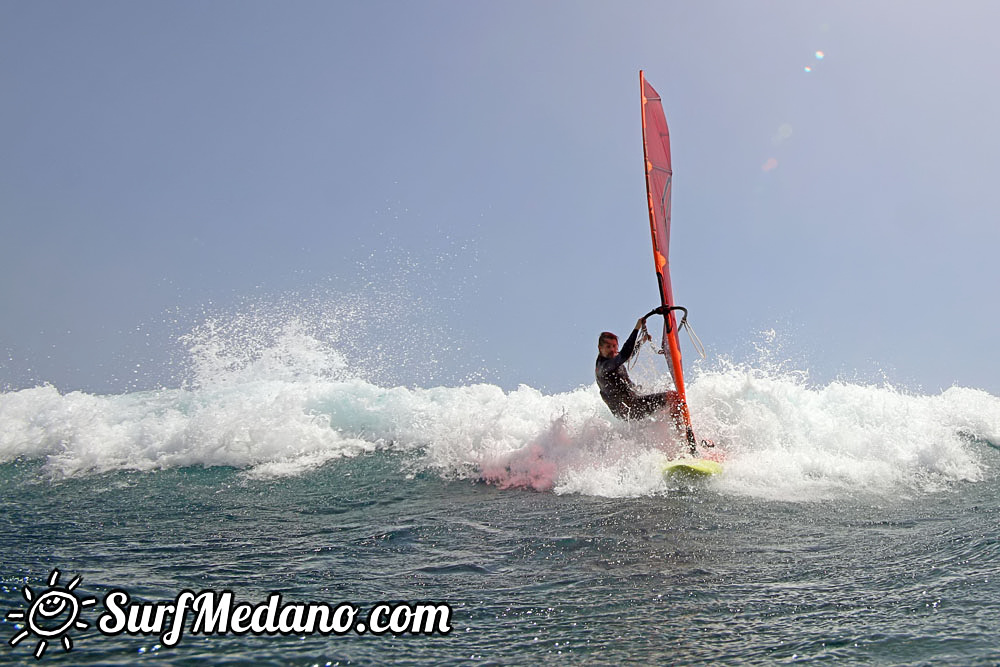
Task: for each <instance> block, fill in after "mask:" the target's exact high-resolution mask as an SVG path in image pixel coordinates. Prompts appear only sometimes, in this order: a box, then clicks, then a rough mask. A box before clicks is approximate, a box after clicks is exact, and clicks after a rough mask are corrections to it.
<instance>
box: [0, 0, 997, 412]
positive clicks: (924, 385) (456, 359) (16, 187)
mask: <svg viewBox="0 0 1000 667" xmlns="http://www.w3.org/2000/svg"><path fill="white" fill-rule="evenodd" d="M998 22H1000V5H998V4H996V3H991V2H961V1H960V2H953V3H943V2H921V1H905V2H904V1H892V0H885V1H881V2H877V3H872V2H867V1H840V0H838V1H836V2H832V1H831V2H821V1H813V2H805V1H801V0H794V1H791V0H789V1H771V2H767V1H762V2H754V3H742V2H735V1H732V2H720V1H709V2H697V3H692V2H680V1H678V2H669V1H658V2H633V1H629V0H624V1H622V2H615V3H608V2H603V1H592V2H591V1H586V0H579V1H574V2H562V1H557V0H545V1H541V2H539V1H538V0H531V1H523V2H522V1H504V2H487V1H485V0H426V1H421V2H402V1H399V2H390V1H387V0H374V1H365V2H361V1H337V2H309V1H304V0H303V1H296V2H280V3H279V2H256V1H253V0H241V1H239V2H234V1H226V0H220V1H215V2H193V1H185V0H180V1H170V2H159V1H149V2H141V3H136V2H130V1H114V2H110V1H100V0H97V1H93V2H87V3H79V2H53V1H43V2H38V1H34V0H32V1H21V0H0V82H2V90H3V93H2V95H0V239H2V240H0V388H3V389H6V390H14V389H19V388H23V387H29V386H34V385H36V384H40V383H45V382H48V383H52V384H54V385H55V386H56V387H58V388H60V389H61V390H65V391H71V390H77V389H82V390H87V391H95V392H121V391H126V390H129V389H137V388H139V389H141V388H149V387H153V386H157V385H158V384H164V383H166V384H169V383H170V382H172V381H175V380H176V375H175V371H176V369H175V368H173V366H174V365H176V364H177V363H179V362H178V361H177V348H178V347H182V345H181V344H180V343H178V337H179V336H181V335H183V334H184V333H186V332H188V331H190V330H191V327H193V326H197V324H198V323H199V322H200V321H203V320H204V319H205V318H208V317H218V316H220V314H225V313H230V314H231V313H234V312H235V313H239V312H243V311H245V310H246V309H248V308H262V307H270V308H274V309H276V310H278V311H281V312H293V311H295V310H296V309H297V308H299V309H301V308H306V306H304V305H302V304H303V303H306V302H308V304H310V305H309V306H308V308H312V309H313V312H315V310H316V309H317V308H318V309H319V310H322V309H323V307H324V304H332V303H335V302H337V300H338V299H343V298H347V296H345V295H354V296H353V297H352V298H353V299H354V300H353V301H352V303H355V304H361V305H360V308H361V309H362V310H369V311H375V310H378V311H379V312H381V313H382V315H383V317H382V319H378V318H374V319H373V318H368V319H366V318H365V317H364V316H359V317H356V318H355V319H354V320H352V321H351V324H350V326H349V327H347V328H354V329H355V330H354V331H352V332H351V335H354V336H355V337H359V336H360V337H361V338H363V339H364V340H365V341H366V344H368V345H372V346H374V345H379V346H381V345H385V346H391V347H398V348H400V349H404V348H405V349H407V350H409V357H406V356H404V357H401V359H403V360H402V361H398V362H393V363H396V365H398V366H400V368H399V369H398V370H399V373H398V374H397V375H396V377H397V379H398V381H400V382H404V383H408V384H413V385H421V386H432V385H434V384H438V383H443V384H449V383H450V384H457V383H462V382H465V381H469V379H470V378H472V377H476V378H479V379H483V380H486V381H490V382H494V383H497V384H500V385H501V386H503V387H505V388H511V389H512V388H515V387H517V386H518V385H519V384H527V385H530V386H532V387H536V388H538V389H542V390H544V391H549V392H553V391H565V390H569V389H572V388H575V387H578V386H581V385H586V384H589V383H591V382H592V381H593V360H594V358H595V356H596V340H597V335H598V333H599V332H600V331H602V330H606V329H608V330H612V331H618V332H619V333H622V334H627V333H628V331H629V330H630V329H631V327H632V325H633V324H634V322H635V319H636V318H637V317H638V316H639V315H641V314H643V313H645V312H647V311H648V310H649V309H650V308H652V307H653V306H655V305H657V289H656V281H655V276H654V272H653V264H652V256H651V248H650V240H649V232H648V221H647V218H646V216H647V213H646V204H645V184H644V180H643V164H642V143H641V129H640V116H639V83H638V72H639V70H640V69H643V70H645V72H646V77H647V79H648V80H649V81H650V82H651V83H652V85H653V86H655V87H656V89H657V90H658V91H659V93H660V94H661V96H662V99H663V106H664V110H665V112H666V116H667V120H668V122H669V124H670V130H671V141H672V152H673V166H674V176H673V230H672V242H671V243H672V245H671V266H672V277H673V285H674V294H675V297H676V298H677V300H678V303H680V304H681V305H684V306H686V307H687V308H688V309H689V311H690V313H691V318H690V319H691V322H692V323H693V324H694V325H695V328H696V330H697V332H698V334H699V336H700V337H701V339H702V340H703V341H704V342H705V344H706V347H707V348H708V351H709V353H710V359H709V360H708V362H706V363H708V364H711V363H713V359H714V360H718V359H736V360H740V359H741V358H743V357H746V356H747V355H750V354H752V350H753V349H754V346H755V344H758V345H759V344H760V341H762V340H765V341H770V342H767V343H766V344H767V345H770V346H772V347H773V348H776V349H775V350H772V351H773V353H774V354H776V355H778V356H782V355H784V356H787V357H788V358H789V359H791V360H792V361H793V365H794V366H795V367H796V368H798V369H800V370H807V371H808V372H809V376H810V378H811V379H812V381H815V382H818V383H823V382H829V381H832V380H835V379H838V378H840V379H849V380H852V381H864V382H879V381H883V380H887V381H889V382H891V383H893V384H895V385H897V386H900V387H905V388H907V389H909V390H913V391H921V392H926V393H936V392H938V391H940V390H942V389H945V388H947V387H950V386H952V385H961V386H968V387H977V388H981V389H985V390H987V391H989V392H991V393H993V394H997V393H1000V355H998V354H996V352H995V343H996V341H997V333H996V332H997V330H998V328H1000V326H998V325H1000V314H998V312H997V306H996V303H997V299H996V292H997V290H996V284H997V280H996V279H995V278H994V273H995V270H994V267H993V261H992V260H993V259H994V256H995V255H996V249H997V248H998V247H1000V225H998V224H997V222H996V220H997V212H998V211H1000V188H998V187H996V185H995V181H996V180H997V177H998V176H1000V128H998V125H997V123H996V119H997V118H998V117H1000V88H998V86H996V85H995V81H994V79H995V76H994V73H993V72H994V69H995V65H996V62H997V58H998V56H1000V46H998V45H997V42H996V39H995V26H996V25H997V24H998ZM375 295H377V296H375ZM262 304H270V305H268V306H262ZM345 326H347V325H345ZM772 331H773V332H774V333H773V334H769V333H767V332H772ZM345 335H346V334H345ZM687 355H688V359H689V360H690V359H691V358H692V357H693V355H692V353H691V350H690V348H687ZM407 358H408V359H420V358H434V359H435V364H436V367H437V368H438V369H439V370H438V372H436V373H433V374H428V373H424V372H423V371H422V370H419V369H423V368H426V365H420V364H415V365H414V366H413V368H416V369H418V370H415V371H412V372H410V373H409V374H407V372H406V370H405V368H402V367H404V366H406V359H407Z"/></svg>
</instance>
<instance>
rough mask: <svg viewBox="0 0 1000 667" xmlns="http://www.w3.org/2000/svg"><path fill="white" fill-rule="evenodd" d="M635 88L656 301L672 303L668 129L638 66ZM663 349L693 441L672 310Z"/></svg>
mask: <svg viewBox="0 0 1000 667" xmlns="http://www.w3.org/2000/svg"><path fill="white" fill-rule="evenodd" d="M639 90H640V94H641V99H642V152H643V158H644V160H645V171H646V200H647V203H648V206H649V231H650V235H651V236H652V239H653V260H654V263H655V267H656V280H657V285H658V287H659V290H660V302H661V303H662V304H663V305H664V306H675V305H676V304H675V303H674V295H673V286H672V285H671V282H670V194H671V186H672V179H673V168H672V167H671V164H670V131H669V130H668V129H667V119H666V116H664V114H663V105H662V103H661V101H660V95H659V93H657V92H656V90H654V89H653V87H652V86H651V85H650V84H649V82H648V81H646V77H645V75H644V74H643V72H642V70H639ZM662 343H663V349H664V350H665V351H667V352H668V353H669V356H670V361H669V366H670V374H671V375H672V376H673V379H674V387H675V388H676V390H677V397H678V398H679V399H680V411H681V418H682V419H683V423H684V426H685V427H686V431H687V433H686V435H687V440H688V443H689V444H690V445H691V447H694V445H695V437H694V429H693V428H692V427H691V413H690V411H689V410H688V405H687V391H686V388H685V386H684V365H683V362H682V359H681V347H680V341H679V340H678V338H677V321H676V318H675V316H674V313H673V311H670V312H668V313H667V314H666V315H665V316H664V322H663V341H662Z"/></svg>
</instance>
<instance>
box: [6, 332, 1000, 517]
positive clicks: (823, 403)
mask: <svg viewBox="0 0 1000 667" xmlns="http://www.w3.org/2000/svg"><path fill="white" fill-rule="evenodd" d="M189 342H190V346H191V353H192V356H193V367H194V368H195V370H196V374H195V377H194V378H193V380H192V381H191V382H190V383H189V385H188V386H186V387H184V388H180V389H163V390H159V391H153V392H137V393H131V394H123V395H111V396H100V395H92V394H87V393H82V392H71V393H66V394H63V393H60V392H59V391H58V390H57V389H56V388H54V387H51V386H42V387H36V388H33V389H26V390H22V391H16V392H9V393H4V394H0V462H7V461H11V460H14V459H18V458H24V459H43V460H44V461H45V464H44V469H45V471H46V473H47V474H48V475H50V476H52V477H54V478H58V477H65V476H79V475H86V474H92V473H100V472H106V471H113V470H140V471H145V470H154V469H160V468H173V467H181V466H195V465H204V466H218V465H223V466H234V467H238V468H241V469H243V470H244V471H245V474H247V475H250V476H254V477H281V476H289V475H300V474H303V473H304V472H306V471H309V470H312V469H315V468H317V467H319V466H322V465H326V464H327V463H328V462H329V461H331V460H332V459H336V458H340V457H355V456H360V455H364V454H368V453H371V452H373V451H376V450H380V449H381V450H388V451H394V452H405V453H407V454H408V456H407V457H405V458H406V465H407V466H410V467H411V468H412V469H419V470H426V471H432V472H434V473H436V474H438V475H440V476H442V477H445V478H476V479H479V478H482V479H486V480H488V481H489V482H491V483H494V484H497V485H498V486H502V487H520V488H528V489H534V490H538V491H549V490H551V491H554V492H556V493H581V494H588V495H603V496H636V495H650V494H663V493H671V492H672V491H673V489H672V488H671V486H670V485H669V484H668V483H667V482H666V481H665V480H664V479H663V477H662V475H661V474H660V467H661V465H662V463H663V462H665V461H666V460H667V459H668V458H669V457H670V456H673V455H676V454H677V453H678V452H679V451H680V450H681V444H680V442H679V441H678V440H677V438H676V434H675V433H673V431H672V430H671V428H670V427H669V426H667V425H666V424H661V423H648V422H647V423H640V424H625V423H622V422H619V421H618V420H616V419H614V418H613V417H612V416H611V415H610V413H609V412H608V410H607V408H606V407H605V406H604V404H603V403H602V402H601V399H600V396H599V395H598V393H597V390H596V387H595V386H593V385H591V386H588V387H581V388H579V389H576V390H573V391H569V392H563V393H558V394H549V395H547V394H543V393H541V392H539V391H538V390H535V389H533V388H531V387H527V386H521V387H519V388H517V389H516V390H514V391H504V390H503V389H501V388H500V387H497V386H494V385H489V384H469V385H464V386H457V387H443V386H439V387H432V388H409V387H403V386H389V387H383V386H379V385H377V384H374V383H372V382H369V381H367V380H365V379H362V378H360V377H352V376H350V375H349V374H348V372H347V365H346V364H345V362H344V358H343V356H342V355H340V354H339V353H338V352H337V350H335V349H333V347H332V346H331V345H330V344H328V343H322V342H320V341H319V340H318V339H317V338H315V337H314V336H312V335H311V334H310V332H309V331H308V330H307V329H306V328H304V327H303V326H301V323H296V322H294V321H293V322H291V323H289V324H288V325H286V326H284V327H280V328H279V329H278V330H276V331H274V332H273V333H272V334H271V335H269V337H267V338H266V340H264V342H259V343H255V344H253V345H245V346H242V347H241V346H240V345H235V346H234V345H231V344H227V343H225V342H224V341H221V340H218V339H216V338H215V337H214V335H213V334H212V332H211V329H210V328H206V329H203V330H201V332H200V333H199V334H198V335H197V336H193V337H192V340H190V341H189ZM688 393H689V403H690V405H691V409H692V417H693V420H694V423H695V425H696V426H697V428H698V435H699V437H703V438H709V439H712V440H714V441H716V442H717V443H719V445H720V449H721V450H723V451H724V453H725V454H726V456H727V460H726V463H725V473H724V475H722V476H721V477H719V478H714V479H713V480H711V481H710V482H708V483H709V484H710V485H711V486H712V488H714V489H715V490H717V491H719V492H722V493H726V494H734V495H751V496H758V497H767V498H780V499H785V500H819V499H824V498H830V497H838V496H849V495H852V494H857V493H883V494H893V495H897V496H898V495H907V494H919V493H925V492H928V491H933V490H937V489H940V488H945V487H947V486H948V485H949V484H953V483H956V482H961V481H968V482H976V481H979V480H981V479H982V478H983V474H984V465H985V464H984V463H983V456H982V453H983V451H984V449H985V448H986V445H985V444H983V443H982V442H976V441H975V440H974V439H975V438H978V439H980V440H981V441H984V440H985V441H991V442H998V441H1000V399H998V398H997V397H994V396H991V395H989V394H987V393H985V392H982V391H979V390H974V389H963V388H952V389H949V390H947V391H945V392H942V393H941V394H939V395H935V396H927V395H915V394H910V393H906V392H902V391H899V390H897V389H894V388H892V387H889V386H871V385H862V384H852V383H845V382H834V383H831V384H828V385H825V386H818V387H817V386H810V385H809V383H808V382H807V380H806V379H805V375H804V374H803V373H790V372H787V371H764V370H760V369H754V368H750V367H734V366H726V367H723V368H721V369H719V370H713V371H703V372H701V373H699V374H697V377H695V378H694V380H693V381H692V382H691V383H690V385H689V392H688Z"/></svg>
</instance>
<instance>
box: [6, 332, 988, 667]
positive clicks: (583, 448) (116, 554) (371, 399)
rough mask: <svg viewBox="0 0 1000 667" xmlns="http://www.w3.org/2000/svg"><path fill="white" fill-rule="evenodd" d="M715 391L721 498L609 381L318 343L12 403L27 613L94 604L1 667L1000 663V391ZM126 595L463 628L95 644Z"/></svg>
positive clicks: (718, 375)
mask: <svg viewBox="0 0 1000 667" xmlns="http://www.w3.org/2000/svg"><path fill="white" fill-rule="evenodd" d="M211 358H213V359H216V360H218V359H220V358H221V357H220V353H219V352H218V350H215V351H213V352H212V355H211ZM317 359H319V360H320V361H322V363H318V362H317ZM209 367H210V368H209ZM316 368H319V369H321V370H320V371H315V372H313V371H309V370H308V369H316ZM206 369H207V370H206ZM694 375H695V376H696V377H695V378H694V380H693V382H692V383H691V386H690V391H689V393H690V399H691V404H692V407H693V411H694V414H693V417H694V420H695V423H696V424H698V425H699V427H700V430H701V435H702V436H703V437H710V438H712V439H714V440H715V441H716V442H718V443H719V450H720V451H721V454H720V456H723V457H724V458H725V472H724V474H723V475H722V476H721V477H718V478H712V479H709V480H705V481H701V482H683V481H675V480H666V479H664V478H663V476H662V475H661V474H660V473H659V466H660V465H661V464H662V463H663V462H664V461H666V460H667V459H668V458H669V457H670V456H672V455H674V453H675V452H676V451H677V449H678V448H679V446H680V444H679V443H677V442H675V441H674V440H673V438H672V436H671V435H670V434H669V432H668V431H664V430H662V425H658V424H643V425H625V424H621V423H619V422H617V421H615V420H614V419H613V418H611V417H610V415H609V414H608V413H607V410H606V408H604V407H603V405H602V404H601V402H600V398H599V397H598V396H597V392H596V389H595V388H594V387H592V386H591V387H583V388H580V389H578V390H576V391H572V392H566V393H562V394H543V393H541V392H538V391H535V390H533V389H531V388H529V387H521V388H520V389H518V390H516V391H512V392H505V391H503V390H501V389H500V388H498V387H494V386H490V385H474V384H470V385H465V386H459V387H436V388H428V389H414V388H408V387H403V386H379V385H377V384H374V383H371V382H368V381H366V380H363V379H360V378H357V377H352V376H350V375H349V374H347V373H346V372H345V370H344V365H343V364H342V361H341V360H340V359H338V357H337V354H336V352H335V351H334V350H332V349H328V348H325V347H323V346H322V345H319V344H318V343H316V341H312V340H310V339H309V338H308V336H304V335H303V334H301V332H291V333H289V334H288V335H287V336H286V337H285V338H284V339H282V340H281V341H279V342H278V343H277V345H276V347H274V348H270V352H267V353H265V354H255V355H253V356H252V358H249V359H245V360H243V361H242V362H240V363H232V362H231V360H230V362H227V363H221V362H220V363H218V364H217V365H215V366H211V365H206V366H205V367H203V369H202V371H201V375H200V376H199V377H198V379H197V381H195V382H192V383H190V384H189V385H187V386H185V387H184V388H180V389H164V390H160V391H155V392H137V393H131V394H123V395H113V396H102V395H92V394H86V393H81V392H69V393H62V392H59V391H58V390H57V389H55V388H53V387H38V388H34V389H28V390H22V391H14V392H7V393H4V394H0V490H2V493H0V556H2V558H0V582H2V586H0V607H2V609H0V611H2V612H5V613H6V612H9V611H11V610H25V609H27V608H28V606H29V604H28V601H26V599H25V597H24V596H23V588H24V587H25V586H26V585H27V586H28V587H29V588H30V589H31V590H32V591H33V594H34V595H35V596H36V597H37V595H39V594H40V593H42V592H44V591H46V590H47V582H46V580H47V578H48V576H49V573H50V571H51V570H52V569H54V568H57V569H58V570H59V572H60V573H61V577H62V579H61V583H62V584H63V585H65V584H66V583H67V582H68V581H69V580H70V579H72V578H73V577H76V576H81V577H82V581H81V582H80V583H79V585H78V587H77V589H76V591H77V592H78V594H79V595H80V596H89V597H93V598H95V599H96V600H97V603H96V604H95V605H94V606H92V607H89V608H88V609H85V610H84V611H83V612H81V614H80V618H81V619H82V620H84V621H87V622H89V627H88V628H84V629H79V628H73V629H71V630H69V631H68V633H65V634H68V635H70V636H71V638H72V641H73V647H72V650H70V651H68V652H67V651H65V650H64V648H63V646H62V645H60V642H59V639H60V638H55V639H53V640H52V641H50V642H49V645H48V647H47V649H46V651H45V654H44V656H43V657H42V658H41V660H40V661H39V662H38V663H35V660H34V658H33V657H32V652H33V651H34V650H35V647H36V645H37V643H38V641H39V639H40V637H39V636H36V635H31V636H28V637H26V638H25V639H23V640H22V641H21V642H19V643H18V644H17V645H16V646H10V645H9V643H8V642H9V641H10V640H11V639H12V638H13V637H15V636H17V635H18V633H20V632H23V630H24V629H25V625H24V623H23V621H22V622H18V621H17V620H13V621H11V620H8V621H5V622H3V623H0V638H2V639H3V642H4V643H3V644H0V662H3V663H24V664H45V663H50V664H134V663H141V662H145V661H154V662H156V663H157V664H195V663H205V662H206V661H207V662H209V663H212V664H251V663H252V664H267V663H273V664H295V665H313V664H319V665H323V664H327V663H330V664H380V663H385V662H392V661H398V662H404V663H408V664H452V663H460V662H461V663H485V664H537V663H552V664H576V663H581V662H585V663H590V664H620V663H651V664H703V663H723V664H775V663H785V662H798V661H813V660H837V661H842V662H847V663H850V664H879V665H882V664H996V663H997V662H998V661H1000V641H998V639H997V636H998V630H1000V621H998V620H997V619H998V618H1000V584H998V578H1000V577H998V575H997V574H996V572H997V571H998V567H997V565H998V562H1000V543H998V535H1000V508H998V505H1000V503H998V498H1000V493H998V491H1000V485H998V475H997V471H998V470H1000V451H998V449H997V447H996V445H995V444H994V443H997V442H1000V399H998V398H996V397H994V396H991V395H989V394H987V393H985V392H982V391H978V390H974V389H962V388H952V389H949V390H947V391H945V392H942V393H940V394H936V395H920V394H913V393H907V392H901V391H898V390H896V389H893V388H891V387H885V386H868V385H862V384H851V383H832V384H828V385H824V386H812V385H810V384H809V383H808V382H806V381H805V379H804V378H803V377H802V376H801V375H800V374H787V373H784V374H783V373H780V372H777V371H773V370H772V371H767V370H762V369H754V368H749V367H720V368H718V369H716V370H712V371H702V372H700V373H695V374H694ZM114 588H121V589H125V590H126V591H128V592H129V594H130V595H131V596H132V597H133V599H136V600H140V601H146V602H156V601H172V600H174V599H175V598H176V596H177V595H178V594H179V593H180V592H181V591H182V590H184V589H190V590H192V591H196V592H197V591H202V590H214V591H222V590H230V591H232V592H233V593H234V595H235V596H236V598H237V599H239V600H243V601H247V602H251V603H260V602H262V601H264V600H266V599H267V596H268V595H269V594H270V593H271V592H274V591H277V592H281V593H282V595H283V598H284V599H285V600H286V601H297V602H302V603H307V602H312V603H319V602H323V603H329V604H331V605H336V604H339V603H343V602H349V603H351V604H354V605H357V606H358V607H360V608H362V609H369V608H371V607H372V606H373V605H375V604H376V603H379V602H392V603H401V602H410V603H421V602H433V603H446V604H448V605H449V606H450V607H451V610H452V614H451V618H450V624H451V628H452V629H451V632H450V633H447V634H436V635H430V636H426V635H423V636H414V635H410V634H401V635H399V636H396V635H393V634H392V633H386V634H383V635H379V636H375V635H372V634H370V633H366V634H364V635H358V634H356V633H353V632H351V633H348V634H346V635H343V636H334V635H331V636H321V635H316V634H310V635H301V634H300V635H292V636H262V637H256V636H252V635H243V636H236V635H232V634H228V635H215V636H204V635H195V634H188V635H186V636H184V637H183V638H182V640H181V641H180V643H178V644H177V645H175V646H165V645H164V644H163V642H162V640H161V639H160V638H159V637H158V636H156V635H149V636H128V635H118V636H115V637H107V636H104V635H102V634H101V633H100V632H98V630H97V628H96V627H95V621H96V619H97V617H98V615H99V613H100V612H101V610H102V602H101V601H102V600H103V598H104V595H105V594H107V593H108V592H110V591H111V590H112V589H114Z"/></svg>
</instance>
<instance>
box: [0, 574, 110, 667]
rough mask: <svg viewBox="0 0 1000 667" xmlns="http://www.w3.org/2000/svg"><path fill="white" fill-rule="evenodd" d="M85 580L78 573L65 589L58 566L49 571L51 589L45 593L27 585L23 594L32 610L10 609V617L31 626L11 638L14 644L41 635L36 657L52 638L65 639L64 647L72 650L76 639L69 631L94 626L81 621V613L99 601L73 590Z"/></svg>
mask: <svg viewBox="0 0 1000 667" xmlns="http://www.w3.org/2000/svg"><path fill="white" fill-rule="evenodd" d="M81 581H83V577H79V576H78V577H76V578H75V579H73V581H71V582H69V584H67V585H66V587H65V588H62V587H60V586H59V570H58V569H54V570H52V572H50V573H49V590H47V591H45V592H44V593H42V594H41V595H37V596H36V595H35V592H34V591H33V590H31V588H30V587H29V586H28V585H27V584H25V586H24V587H23V588H22V589H21V593H22V594H23V595H24V599H25V600H27V601H28V603H29V606H28V609H27V610H22V609H15V610H13V611H9V612H7V620H8V621H23V622H24V623H25V624H26V625H27V627H23V626H22V628H21V631H20V632H18V633H17V634H16V635H14V637H13V638H12V639H11V640H10V645H11V646H17V645H18V644H19V643H20V642H21V640H23V639H25V638H26V637H28V636H30V635H32V634H34V635H35V636H36V637H38V645H37V646H36V647H35V658H36V659H38V658H41V657H42V654H43V653H45V649H46V648H48V645H49V640H50V639H51V640H53V641H55V639H57V638H62V645H63V650H65V651H69V650H70V649H72V648H73V639H72V638H71V637H70V636H69V631H70V630H72V629H73V628H76V629H77V630H85V629H87V628H88V627H90V624H88V623H87V622H86V621H81V620H79V618H80V612H81V611H82V610H83V608H84V607H89V606H91V605H93V604H96V603H97V600H96V599H94V598H78V597H77V596H76V593H74V592H73V589H74V588H76V587H77V586H79V585H80V582H81Z"/></svg>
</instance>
